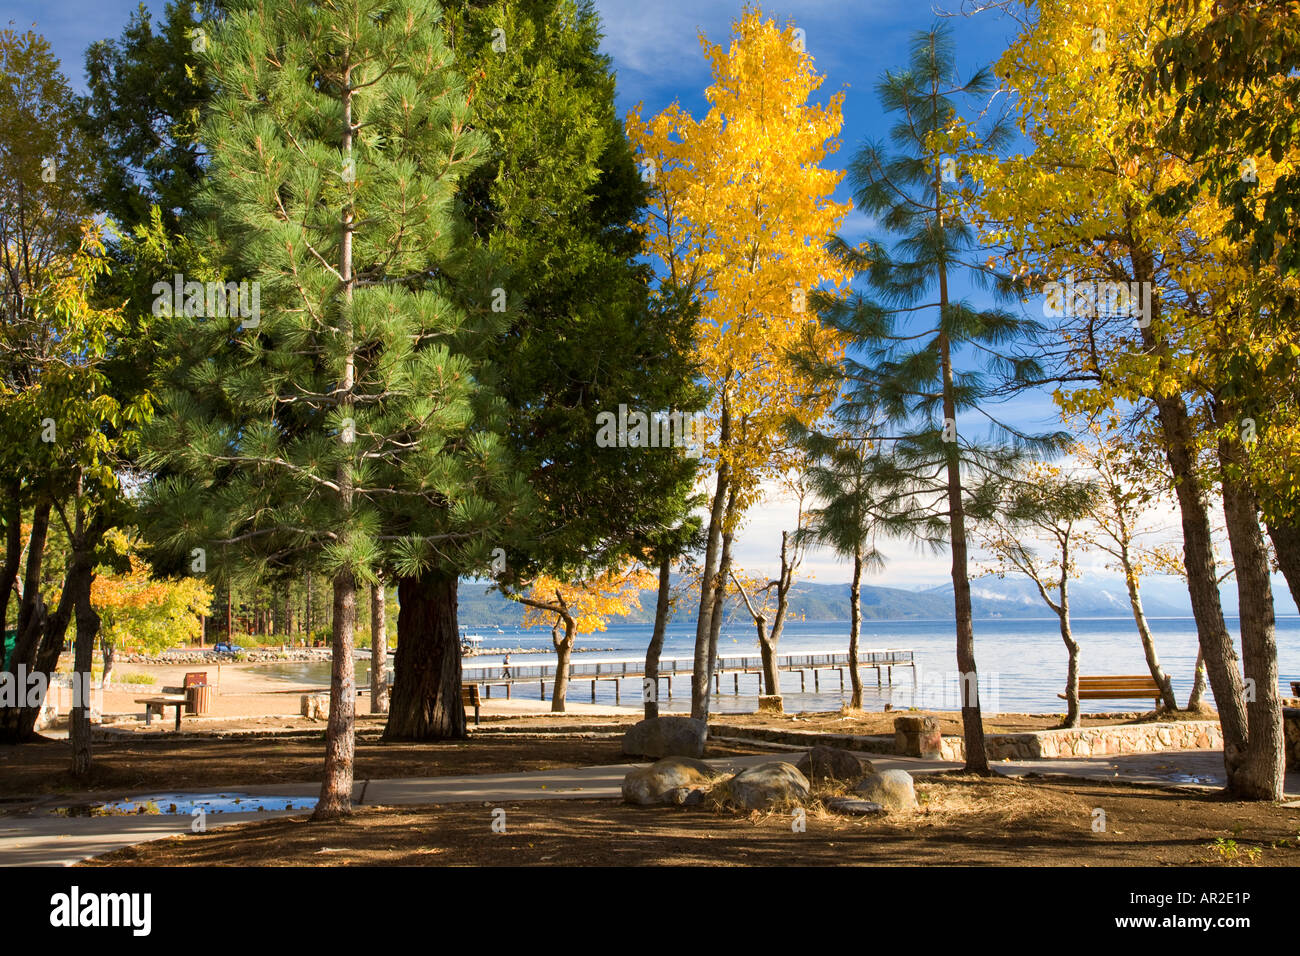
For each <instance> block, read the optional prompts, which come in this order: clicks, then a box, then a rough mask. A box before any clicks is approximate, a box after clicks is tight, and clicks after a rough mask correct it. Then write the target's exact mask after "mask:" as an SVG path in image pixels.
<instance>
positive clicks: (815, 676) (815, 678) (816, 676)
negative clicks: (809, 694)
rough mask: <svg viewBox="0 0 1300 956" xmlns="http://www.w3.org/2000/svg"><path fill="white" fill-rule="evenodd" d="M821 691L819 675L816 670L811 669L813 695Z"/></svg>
mask: <svg viewBox="0 0 1300 956" xmlns="http://www.w3.org/2000/svg"><path fill="white" fill-rule="evenodd" d="M821 689H822V682H821V675H820V674H819V673H818V672H817V668H815V667H814V668H813V693H814V694H815V693H817V692H818V691H820V690H821Z"/></svg>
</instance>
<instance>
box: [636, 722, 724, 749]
mask: <svg viewBox="0 0 1300 956" xmlns="http://www.w3.org/2000/svg"><path fill="white" fill-rule="evenodd" d="M708 737H709V725H708V723H707V722H705V721H703V720H696V719H695V718H693V717H650V718H647V719H646V720H642V721H638V722H637V723H635V724H633V725H632V726H631V728H630V729H629V730H628V732H627V733H625V734H624V735H623V753H625V754H627V755H628V756H631V757H702V756H704V741H706V740H707V739H708Z"/></svg>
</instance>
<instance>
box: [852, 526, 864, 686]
mask: <svg viewBox="0 0 1300 956" xmlns="http://www.w3.org/2000/svg"><path fill="white" fill-rule="evenodd" d="M861 601H862V550H861V549H860V548H859V549H856V550H855V551H854V552H853V582H852V583H851V584H850V585H849V681H850V683H851V684H852V685H853V696H852V697H850V698H849V707H850V708H851V709H853V710H861V709H862V675H861V674H860V673H859V672H858V635H859V633H860V632H861V630H862V604H861Z"/></svg>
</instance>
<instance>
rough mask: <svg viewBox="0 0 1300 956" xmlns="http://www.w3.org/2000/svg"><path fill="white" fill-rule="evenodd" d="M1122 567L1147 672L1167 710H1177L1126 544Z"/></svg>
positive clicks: (1122, 553) (1123, 549) (1175, 700)
mask: <svg viewBox="0 0 1300 956" xmlns="http://www.w3.org/2000/svg"><path fill="white" fill-rule="evenodd" d="M1120 565H1121V566H1122V568H1123V570H1124V584H1125V586H1126V587H1127V588H1128V603H1129V606H1130V607H1131V608H1132V609H1133V623H1134V624H1136V625H1137V632H1138V638H1139V639H1140V640H1141V641H1142V653H1143V654H1144V655H1146V659H1147V670H1149V671H1150V672H1151V679H1152V680H1154V681H1155V682H1156V686H1157V687H1159V688H1160V699H1161V701H1162V702H1163V703H1164V706H1165V709H1166V710H1177V709H1178V700H1177V699H1176V698H1175V697H1174V681H1173V678H1172V677H1170V676H1169V675H1168V674H1166V673H1165V670H1164V668H1163V667H1161V666H1160V658H1159V657H1158V656H1157V655H1156V640H1155V637H1154V636H1153V635H1152V634H1151V628H1150V626H1149V625H1148V624H1147V614H1146V610H1145V609H1144V608H1143V607H1142V593H1141V590H1140V587H1141V586H1140V583H1139V581H1138V576H1137V571H1136V570H1135V569H1134V568H1133V562H1132V560H1131V559H1130V558H1129V553H1128V546H1127V545H1125V544H1121V545H1120Z"/></svg>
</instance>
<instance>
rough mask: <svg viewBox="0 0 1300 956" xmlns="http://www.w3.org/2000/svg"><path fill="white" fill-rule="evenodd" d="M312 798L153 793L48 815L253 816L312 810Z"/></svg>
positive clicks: (86, 805)
mask: <svg viewBox="0 0 1300 956" xmlns="http://www.w3.org/2000/svg"><path fill="white" fill-rule="evenodd" d="M315 806H316V798H315V797H302V796H298V797H283V796H280V797H277V796H260V795H253V794H248V793H238V792H236V791H231V792H229V793H157V794H147V795H145V796H140V797H133V798H132V799H130V800H114V801H110V802H108V803H99V804H83V805H81V806H72V807H59V808H57V809H55V810H53V811H52V812H54V813H57V814H60V815H62V816H70V817H115V816H136V815H141V814H143V815H155V814H163V815H168V816H171V815H175V816H185V817H192V816H194V815H195V814H196V813H197V812H198V811H199V810H200V809H201V810H202V811H203V812H204V813H254V812H257V811H262V810H303V811H307V810H312V809H314V808H315Z"/></svg>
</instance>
